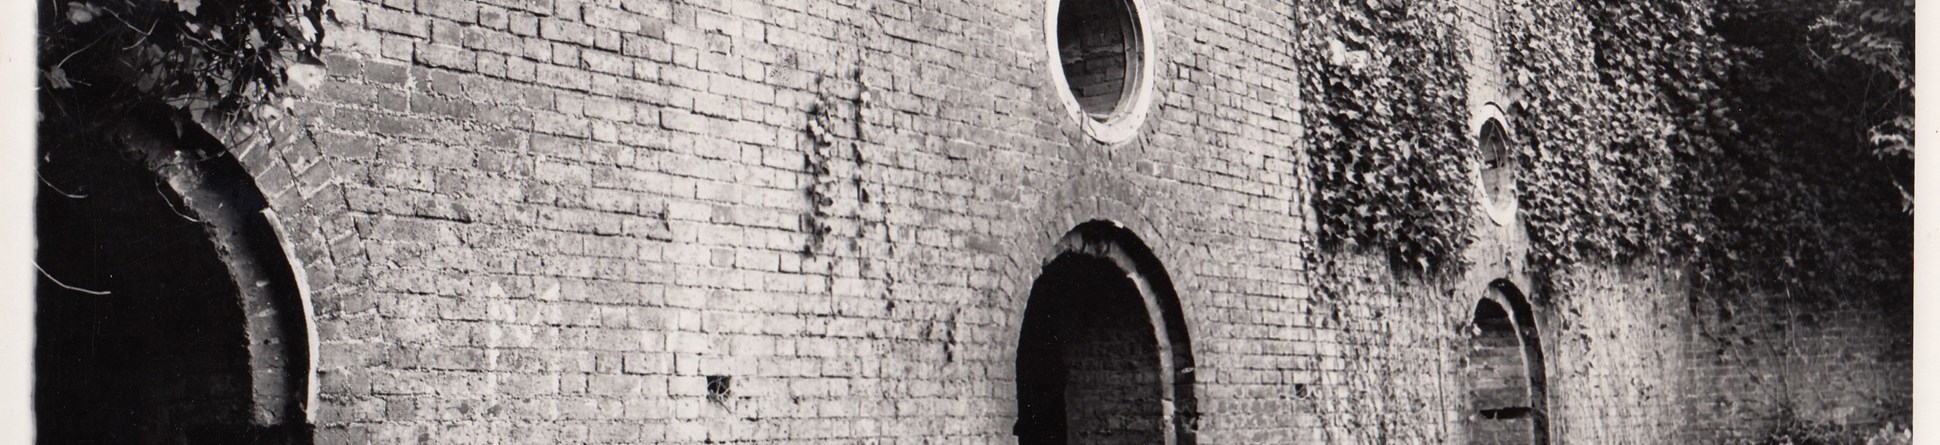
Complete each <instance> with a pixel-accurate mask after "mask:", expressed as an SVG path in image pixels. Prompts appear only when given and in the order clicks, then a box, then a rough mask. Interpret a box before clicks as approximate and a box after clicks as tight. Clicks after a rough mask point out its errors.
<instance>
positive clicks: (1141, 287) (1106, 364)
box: [1015, 221, 1197, 444]
mask: <svg viewBox="0 0 1940 445" xmlns="http://www.w3.org/2000/svg"><path fill="white" fill-rule="evenodd" d="M1155 320H1158V321H1157V322H1155ZM1190 348H1191V342H1190V340H1189V339H1188V338H1187V335H1186V330H1185V323H1184V317H1183V316H1182V314H1181V313H1180V312H1179V302H1178V297H1177V295H1176V294H1175V293H1174V292H1173V290H1172V283H1171V278H1170V277H1169V276H1167V275H1166V274H1165V271H1164V268H1163V266H1162V265H1161V264H1160V263H1159V262H1158V260H1157V258H1156V257H1155V256H1154V255H1153V254H1152V251H1151V250H1150V249H1149V248H1147V247H1146V246H1145V245H1144V243H1143V242H1141V241H1139V239H1138V238H1137V237H1136V236H1134V235H1132V234H1131V233H1130V232H1129V231H1127V230H1125V229H1124V228H1122V227H1119V226H1117V225H1116V224H1113V223H1110V222H1107V221H1092V222H1089V223H1085V224H1083V225H1080V226H1078V227H1077V228H1076V229H1074V230H1072V231H1071V232H1070V233H1069V234H1067V235H1066V236H1065V238H1064V239H1063V240H1060V242H1059V244H1058V253H1057V255H1056V256H1055V257H1054V258H1052V259H1051V261H1050V262H1048V263H1047V264H1046V265H1045V266H1044V268H1043V271H1042V273H1041V274H1040V275H1039V276H1038V278H1037V280H1036V281H1035V282H1034V283H1033V285H1032V288H1031V295H1030V300H1029V302H1028V303H1027V307H1026V308H1025V314H1024V321H1023V327H1022V332H1021V333H1020V336H1019V344H1018V351H1017V402H1018V422H1017V425H1016V428H1015V433H1016V434H1017V436H1018V439H1019V443H1020V444H1166V443H1171V444H1191V443H1194V439H1193V436H1194V430H1195V429H1196V428H1197V425H1196V420H1197V415H1196V403H1195V400H1194V397H1193V393H1192V380H1193V376H1192V366H1193V364H1192V358H1191V357H1192V353H1191V349H1190Z"/></svg>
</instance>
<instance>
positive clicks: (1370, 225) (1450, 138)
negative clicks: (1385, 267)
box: [1295, 1, 1475, 270]
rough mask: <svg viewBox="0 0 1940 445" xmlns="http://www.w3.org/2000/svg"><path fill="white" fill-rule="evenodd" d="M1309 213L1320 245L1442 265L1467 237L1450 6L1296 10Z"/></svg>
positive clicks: (1460, 82) (1417, 265)
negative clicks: (1313, 216)
mask: <svg viewBox="0 0 1940 445" xmlns="http://www.w3.org/2000/svg"><path fill="white" fill-rule="evenodd" d="M1295 8H1296V16H1297V17H1298V18H1299V21H1300V23H1301V24H1302V25H1303V26H1302V27H1301V28H1300V29H1301V31H1300V32H1301V36H1300V39H1299V41H1301V42H1307V43H1306V44H1304V45H1301V46H1300V47H1299V48H1296V54H1297V57H1300V58H1301V59H1302V61H1303V62H1304V63H1303V64H1302V67H1303V68H1305V69H1303V70H1302V72H1301V76H1300V88H1301V96H1302V97H1303V98H1304V99H1303V102H1305V103H1306V104H1307V105H1306V106H1305V108H1304V109H1303V110H1302V113H1303V116H1302V117H1303V118H1304V120H1305V121H1306V122H1307V123H1308V125H1307V143H1308V146H1309V148H1310V150H1311V153H1312V155H1311V156H1312V157H1311V159H1310V160H1309V167H1310V171H1311V174H1312V175H1313V177H1314V179H1315V184H1314V185H1315V194H1314V196H1313V198H1312V199H1313V205H1314V207H1315V209H1316V212H1315V213H1316V215H1317V219H1318V224H1319V229H1320V230H1319V237H1320V240H1321V242H1322V244H1323V245H1326V246H1331V247H1336V248H1367V249H1382V250H1385V251H1386V252H1387V253H1388V254H1389V257H1390V258H1392V259H1394V260H1395V262H1397V263H1400V264H1402V265H1405V266H1408V267H1410V268H1413V269H1416V270H1436V269H1445V268H1448V267H1451V266H1453V265H1454V264H1455V261H1453V260H1454V259H1455V257H1456V256H1458V255H1459V252H1461V250H1462V249H1463V248H1465V247H1467V246H1468V244H1469V242H1470V241H1471V240H1472V234H1471V233H1470V225H1469V224H1470V221H1471V220H1470V212H1471V209H1472V207H1473V205H1474V197H1473V195H1472V191H1471V190H1470V187H1471V185H1470V183H1469V179H1468V171H1467V167H1466V166H1467V164H1466V162H1467V159H1470V158H1471V157H1472V156H1473V153H1472V152H1473V151H1475V149H1474V148H1473V147H1472V146H1471V145H1472V144H1469V143H1467V135H1466V134H1467V131H1466V129H1465V128H1464V123H1465V122H1467V114H1468V111H1467V109H1466V108H1465V103H1466V94H1467V93H1466V92H1467V84H1466V81H1467V79H1466V77H1465V76H1464V75H1463V72H1462V69H1463V68H1462V63H1463V62H1464V60H1465V58H1466V53H1467V50H1466V48H1467V47H1466V46H1465V45H1466V43H1465V42H1463V41H1462V39H1461V36H1460V35H1459V34H1458V33H1456V32H1455V31H1454V30H1453V29H1452V26H1451V23H1452V20H1453V19H1454V17H1456V9H1455V3H1454V2H1450V1H1436V2H1394V1H1386V2H1384V1H1319V2H1301V3H1300V4H1299V5H1297V6H1295Z"/></svg>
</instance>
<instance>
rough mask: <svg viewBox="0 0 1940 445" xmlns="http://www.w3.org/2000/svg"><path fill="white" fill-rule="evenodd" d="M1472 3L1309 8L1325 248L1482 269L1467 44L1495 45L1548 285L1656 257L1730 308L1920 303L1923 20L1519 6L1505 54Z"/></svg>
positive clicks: (1798, 1)
mask: <svg viewBox="0 0 1940 445" xmlns="http://www.w3.org/2000/svg"><path fill="white" fill-rule="evenodd" d="M1457 3H1458V2H1453V1H1444V2H1412V3H1408V4H1399V3H1391V2H1380V1H1375V2H1352V1H1346V2H1342V1H1330V2H1307V3H1303V4H1301V5H1299V6H1296V8H1297V11H1298V12H1299V14H1298V16H1299V17H1300V19H1301V20H1302V23H1305V24H1308V25H1309V26H1306V27H1304V28H1303V29H1302V33H1303V34H1302V36H1301V39H1300V41H1301V42H1303V43H1302V44H1301V48H1300V50H1299V52H1298V54H1299V55H1300V57H1302V58H1303V60H1302V62H1304V63H1303V65H1302V66H1303V67H1304V68H1307V69H1305V70H1304V71H1303V72H1302V78H1301V88H1302V91H1301V93H1302V96H1303V102H1304V103H1306V104H1307V107H1306V109H1305V110H1304V116H1303V117H1304V118H1305V119H1306V121H1307V122H1308V130H1309V131H1308V133H1307V140H1306V142H1307V146H1308V149H1309V150H1310V153H1311V156H1310V158H1309V164H1308V165H1309V169H1310V172H1311V174H1312V175H1313V177H1314V178H1315V191H1314V195H1313V197H1312V200H1313V201H1312V203H1313V205H1314V208H1315V211H1316V214H1317V222H1318V226H1319V227H1318V228H1319V238H1320V240H1321V242H1322V243H1323V245H1324V246H1325V247H1333V248H1342V247H1346V248H1366V249H1378V250H1383V251H1385V252H1386V253H1387V254H1388V255H1389V257H1390V258H1391V259H1394V260H1396V262H1398V263H1403V264H1407V265H1411V266H1414V267H1417V268H1419V269H1421V270H1428V271H1450V270H1456V269H1459V268H1460V267H1461V265H1460V264H1456V263H1458V262H1457V261H1453V260H1454V259H1455V258H1456V257H1457V256H1458V255H1460V252H1461V251H1462V250H1463V249H1464V248H1465V247H1466V246H1467V245H1468V243H1469V238H1470V233H1471V231H1472V230H1473V227H1474V219H1473V218H1474V217H1475V215H1476V213H1475V212H1476V209H1475V203H1474V202H1473V198H1471V196H1472V193H1473V191H1472V188H1473V187H1474V185H1473V184H1472V183H1471V182H1470V181H1469V179H1468V176H1467V172H1466V168H1467V166H1468V165H1469V162H1470V160H1471V159H1473V158H1472V157H1473V156H1477V155H1478V154H1477V153H1476V152H1475V149H1474V148H1473V144H1472V143H1471V142H1470V141H1469V140H1468V139H1467V138H1466V135H1465V133H1466V132H1465V130H1466V129H1465V128H1464V125H1463V124H1464V123H1466V122H1467V117H1468V112H1467V111H1468V110H1466V108H1465V104H1466V101H1465V98H1464V97H1463V95H1464V94H1465V93H1464V92H1465V90H1466V85H1465V82H1466V80H1465V79H1464V75H1465V72H1464V70H1463V69H1462V67H1463V64H1464V63H1467V59H1468V57H1467V50H1466V47H1465V46H1464V45H1471V44H1477V45H1493V46H1494V47H1495V48H1498V49H1499V50H1500V53H1501V54H1503V57H1502V63H1503V66H1501V67H1500V68H1501V70H1502V73H1503V74H1504V75H1505V76H1506V80H1507V82H1508V88H1509V89H1510V90H1511V93H1510V95H1511V96H1512V97H1515V98H1517V100H1516V102H1515V104H1514V106H1513V107H1511V109H1510V110H1509V113H1510V119H1509V120H1510V124H1511V125H1512V126H1514V129H1513V131H1512V133H1513V137H1514V140H1512V141H1510V144H1511V146H1512V148H1513V150H1511V156H1512V157H1513V158H1514V160H1515V161H1516V162H1518V163H1519V164H1520V166H1521V168H1520V169H1517V171H1518V177H1517V178H1516V180H1517V181H1518V183H1519V184H1520V185H1519V187H1518V190H1519V192H1518V193H1520V196H1519V199H1520V200H1521V202H1522V205H1521V208H1522V211H1521V214H1520V218H1521V221H1522V223H1523V224H1524V225H1525V227H1526V228H1527V230H1528V232H1529V235H1530V242H1531V245H1530V246H1529V247H1530V249H1529V258H1530V260H1531V261H1530V264H1531V265H1532V267H1534V268H1535V270H1534V272H1536V273H1537V275H1538V276H1544V275H1547V273H1548V272H1553V271H1556V270H1559V269H1561V268H1566V267H1569V266H1571V265H1574V264H1580V263H1597V264H1624V263H1630V262H1634V261H1637V260H1651V261H1671V262H1677V263H1683V264H1684V265H1686V266H1689V267H1690V269H1691V270H1692V271H1694V272H1696V274H1697V276H1696V278H1697V281H1696V283H1697V284H1699V285H1701V286H1705V287H1707V288H1712V289H1719V290H1727V291H1792V290H1805V291H1808V292H1806V293H1810V294H1820V295H1832V294H1833V293H1834V292H1835V291H1837V290H1839V289H1840V288H1844V289H1846V290H1848V291H1850V290H1852V286H1854V285H1878V286H1883V287H1881V288H1879V289H1876V290H1878V291H1883V292H1871V293H1873V294H1876V295H1879V294H1884V295H1900V294H1902V292H1900V289H1902V288H1906V287H1907V286H1908V285H1909V284H1910V281H1911V280H1910V276H1911V244H1912V241H1911V239H1912V238H1911V232H1912V230H1911V222H1912V218H1911V214H1910V202H1911V201H1910V192H1909V191H1908V190H1911V183H1912V172H1911V167H1912V165H1911V164H1912V163H1911V158H1912V150H1911V146H1912V145H1911V143H1912V133H1911V131H1910V127H1911V125H1910V124H1909V123H1910V122H1911V121H1912V119H1911V106H1912V96H1911V78H1912V76H1911V59H1912V57H1911V36H1912V32H1911V31H1912V27H1911V10H1912V5H1911V3H1910V1H1908V0H1841V1H1834V2H1825V1H1811V0H1774V1H1753V0H1700V1H1696V2H1691V1H1684V0H1649V1H1641V2H1638V1H1614V0H1582V1H1563V0H1502V1H1501V2H1500V3H1499V4H1498V5H1496V8H1498V9H1497V10H1496V11H1495V12H1496V15H1497V17H1499V18H1498V19H1497V23H1495V25H1497V32H1496V33H1495V35H1496V37H1497V40H1496V41H1493V42H1466V41H1464V40H1463V38H1462V36H1460V35H1457V34H1459V32H1458V31H1457V30H1456V28H1454V27H1453V26H1451V25H1452V24H1453V23H1454V22H1453V20H1454V18H1455V17H1457V16H1456V15H1455V12H1454V11H1455V10H1456V8H1457ZM1469 3H1477V4H1480V2H1469ZM1466 6H1474V5H1466Z"/></svg>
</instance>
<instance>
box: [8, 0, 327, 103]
mask: <svg viewBox="0 0 1940 445" xmlns="http://www.w3.org/2000/svg"><path fill="white" fill-rule="evenodd" d="M38 9H39V15H40V16H39V18H38V27H39V34H38V39H37V47H38V49H39V53H40V54H39V56H40V57H39V63H38V67H39V74H40V81H39V87H40V88H39V91H40V102H41V107H40V108H41V110H42V114H43V115H45V116H46V118H47V120H49V121H57V122H56V123H57V124H58V125H56V126H57V127H60V126H63V125H72V126H73V127H72V128H68V127H61V128H68V129H67V130H64V131H61V132H60V133H92V131H91V130H90V129H91V128H92V126H98V125H106V124H112V123H113V122H114V121H115V118H118V117H121V116H124V115H126V114H127V113H131V112H133V110H136V109H139V108H145V107H152V106H155V105H157V104H161V105H166V106H168V107H170V108H174V109H176V110H179V111H186V112H192V113H195V115H194V116H195V118H197V119H201V120H203V122H205V123H225V124H244V125H251V124H258V123H273V122H280V121H278V120H277V118H278V117H280V116H282V115H283V114H284V113H285V112H286V111H287V110H288V109H289V108H290V103H289V101H288V100H286V99H285V96H283V94H282V90H283V89H284V87H285V86H286V85H289V84H292V83H295V84H299V85H303V84H314V83H316V82H319V81H321V79H322V77H323V76H324V70H323V67H322V61H321V59H320V57H321V56H322V51H323V38H324V30H325V26H324V21H325V20H326V19H331V20H334V14H333V13H331V11H330V9H329V7H328V5H327V4H326V3H325V1H324V0H260V1H259V0H144V1H126V0H75V1H41V2H40V6H39V8H38Z"/></svg>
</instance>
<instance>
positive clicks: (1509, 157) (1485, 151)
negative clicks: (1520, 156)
mask: <svg viewBox="0 0 1940 445" xmlns="http://www.w3.org/2000/svg"><path fill="white" fill-rule="evenodd" d="M1475 143H1476V148H1477V151H1478V155H1479V157H1480V159H1478V161H1479V162H1478V164H1480V165H1479V166H1478V167H1479V168H1478V169H1477V173H1478V176H1479V177H1478V178H1477V188H1478V189H1479V190H1478V191H1479V192H1481V195H1482V196H1481V197H1480V198H1481V199H1480V201H1481V203H1482V206H1483V208H1484V209H1485V210H1487V212H1488V213H1489V217H1490V219H1493V220H1495V222H1496V223H1498V224H1506V223H1508V221H1509V219H1510V217H1511V216H1513V215H1514V213H1515V211H1516V176H1515V175H1516V161H1515V157H1514V156H1513V154H1514V153H1513V152H1512V151H1510V148H1509V133H1508V130H1506V129H1505V128H1503V126H1502V121H1501V120H1498V119H1494V118H1490V119H1486V120H1484V121H1483V122H1482V126H1481V128H1479V129H1477V130H1476V134H1475Z"/></svg>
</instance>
